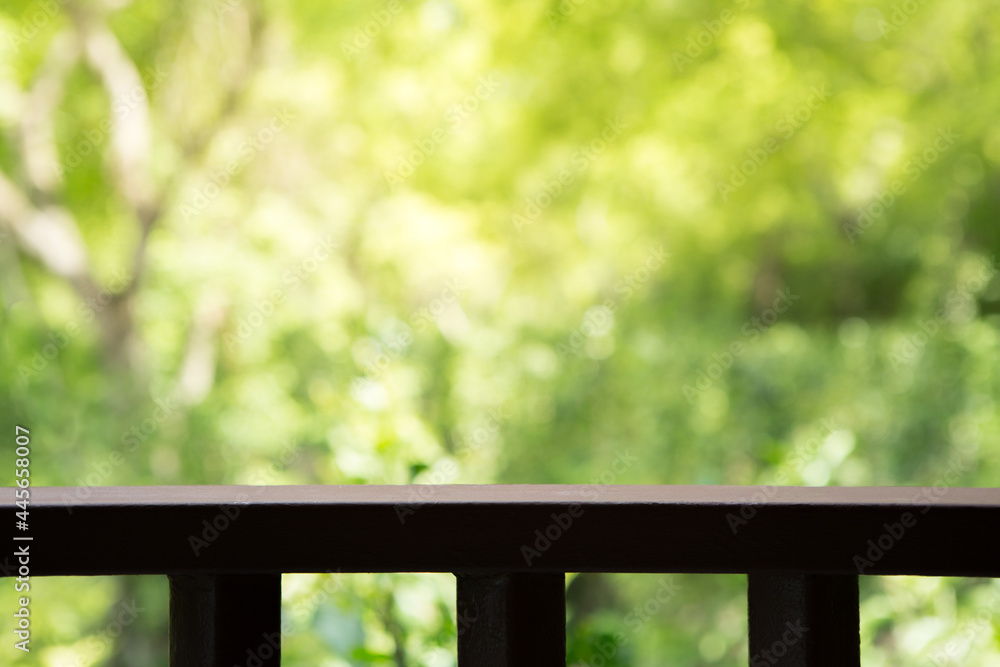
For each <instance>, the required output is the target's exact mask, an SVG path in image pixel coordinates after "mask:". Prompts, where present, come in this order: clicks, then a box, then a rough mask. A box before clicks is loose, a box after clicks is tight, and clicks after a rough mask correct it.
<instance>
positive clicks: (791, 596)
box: [747, 574, 861, 667]
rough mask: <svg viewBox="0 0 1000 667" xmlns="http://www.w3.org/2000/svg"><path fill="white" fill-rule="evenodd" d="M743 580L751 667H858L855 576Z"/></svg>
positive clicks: (753, 576) (752, 577) (780, 576)
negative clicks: (746, 594) (747, 616)
mask: <svg viewBox="0 0 1000 667" xmlns="http://www.w3.org/2000/svg"><path fill="white" fill-rule="evenodd" d="M747 579H748V582H747V584H748V585H747V589H748V601H747V602H748V604H747V610H748V612H749V628H750V667H860V665H861V637H860V634H859V617H858V578H857V577H856V576H850V575H834V576H829V575H813V574H790V575H786V574H750V575H749V576H748V578H747Z"/></svg>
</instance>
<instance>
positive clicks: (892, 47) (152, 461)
mask: <svg viewBox="0 0 1000 667" xmlns="http://www.w3.org/2000/svg"><path fill="white" fill-rule="evenodd" d="M998 112H1000V3H998V2H996V1H995V0H976V1H972V0H952V1H951V2H943V1H941V0H863V1H861V2H856V1H848V2H812V3H806V2H803V1H801V0H800V1H795V2H784V3H779V2H765V1H764V0H735V1H728V2H727V1H721V0H709V1H706V2H680V1H678V0H659V1H651V2H635V1H629V0H621V1H612V2H596V1H594V0H561V1H557V0H551V1H546V0H512V1H509V2H491V1H487V0H420V1H416V0H414V1H410V0H388V1H385V2H383V1H381V0H376V2H372V3H360V2H320V1H316V0H291V1H290V2H277V1H276V0H197V1H196V0H172V1H170V2H167V1H165V0H136V1H133V2H129V1H128V0H103V1H101V0H4V2H3V5H2V8H0V292H2V298H3V302H4V308H3V309H0V332H2V336H0V337H2V363H0V388H2V391H0V407H2V412H3V415H4V423H5V426H4V428H5V429H6V431H5V433H7V434H8V435H5V436H4V437H5V442H6V443H8V444H9V447H8V445H7V444H5V445H4V448H5V449H4V451H7V452H9V455H8V456H7V457H6V459H5V460H6V462H7V465H8V467H7V468H6V469H5V472H4V473H3V474H4V475H9V477H8V479H10V480H13V470H14V464H13V457H14V454H13V440H14V438H13V427H14V424H20V425H22V426H25V427H27V428H30V429H31V431H32V443H33V454H32V459H31V481H32V484H33V485H35V486H81V487H85V488H86V487H92V486H105V485H153V484H155V485H177V484H407V483H515V482H517V483H591V482H595V483H615V484H739V485H767V484H771V483H776V482H777V483H783V484H799V485H845V486H850V485H934V484H950V485H957V486H997V485H1000V458H998V454H1000V419H998V417H997V411H996V404H997V400H998V397H1000V375H998V373H997V369H998V359H1000V278H998V277H997V275H996V274H997V272H998V269H1000V266H998V264H997V263H996V261H997V260H996V253H997V251H998V250H1000V224H998V223H1000V113H998ZM626 462H627V464H626ZM12 483H13V482H11V483H10V484H7V483H6V482H5V484H6V485H12ZM764 488H766V487H764ZM85 495H86V491H83V492H81V496H85ZM748 500H749V498H748ZM107 529H108V530H109V531H127V530H128V526H108V527H107ZM984 529H989V527H984ZM992 529H994V530H995V529H996V527H992ZM344 539H350V536H347V535H345V536H344ZM676 539H677V540H683V539H684V535H677V536H676ZM39 548H43V547H42V545H39ZM80 548H81V549H88V550H92V549H100V548H101V536H100V535H95V536H94V540H93V543H92V544H87V545H81V547H80ZM336 567H337V566H336V563H331V564H330V569H331V571H332V572H331V573H328V574H319V575H308V576H307V575H296V576H286V577H285V578H284V584H283V596H284V601H285V612H286V613H287V614H288V615H289V616H290V618H291V619H292V620H293V621H294V624H295V628H296V632H295V633H294V634H293V635H291V636H289V637H286V640H285V649H284V651H285V652H284V664H286V665H293V666H306V665H321V666H323V667H344V666H347V665H351V666H354V665H388V666H392V665H395V666H397V667H403V666H404V665H405V666H412V667H447V666H449V665H454V650H455V641H456V632H457V629H456V627H455V622H454V612H455V610H454V604H455V601H454V579H453V577H451V576H450V575H409V574H407V575H393V576H381V575H379V576H376V575H346V574H344V575H340V574H337V573H336ZM567 581H568V592H567V597H568V614H569V631H570V636H569V658H570V664H572V665H592V666H594V667H602V666H605V665H609V666H626V665H634V666H637V667H653V666H655V665H677V666H682V665H728V666H735V665H745V664H747V658H748V656H747V643H746V639H745V636H746V618H745V614H746V601H745V579H744V578H743V577H739V576H692V575H673V576H659V575H657V576H637V575H632V576H618V575H583V576H574V575H569V576H568V577H567ZM31 585H32V612H33V617H32V620H33V628H34V632H33V638H32V651H31V653H30V654H27V655H24V654H22V653H21V652H20V651H17V650H15V649H14V648H13V639H12V637H13V634H12V630H13V617H12V616H11V614H9V613H4V614H3V616H2V618H3V621H2V622H0V630H2V632H0V636H3V637H5V639H4V641H3V642H2V644H0V663H3V664H14V663H17V664H25V665H39V666H44V667H63V666H73V667H88V666H90V665H109V666H115V667H121V666H125V665H130V666H131V665H138V666H146V665H150V666H158V665H165V664H166V610H167V587H166V579H165V578H163V577H148V578H147V577H134V578H117V579H116V578H94V579H86V578H67V579H35V580H33V581H32V583H31ZM658 591H662V592H661V593H660V597H659V598H657V593H658ZM666 591H669V594H665V592H666ZM998 597H1000V583H998V582H993V581H990V580H958V579H940V578H926V579H918V578H872V579H863V580H862V603H861V618H862V642H863V646H864V648H863V659H864V661H865V662H864V664H865V665H866V666H868V667H882V666H888V665H902V664H906V665H942V664H955V665H968V666H971V667H987V666H989V665H994V666H995V665H996V664H998V663H1000V639H998V637H1000V633H998V629H1000V613H998V610H1000V606H998V605H997V604H996V600H997V599H998ZM663 598H667V601H666V602H662V603H658V604H656V605H652V604H650V601H651V600H657V599H659V600H661V601H662V600H663ZM15 604H16V594H15V592H14V590H13V584H12V583H11V582H10V580H5V581H4V585H3V586H2V587H0V609H4V610H13V609H14V608H15ZM654 607H655V609H654ZM609 647H610V648H609Z"/></svg>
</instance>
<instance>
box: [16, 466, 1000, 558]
mask: <svg viewBox="0 0 1000 667" xmlns="http://www.w3.org/2000/svg"><path fill="white" fill-rule="evenodd" d="M80 498H84V499H83V500H80ZM0 507H2V508H3V509H5V510H7V511H8V512H9V513H11V512H13V508H14V490H13V489H12V488H4V489H2V490H0ZM32 516H33V517H34V518H35V520H34V521H33V523H32V535H33V536H34V542H33V544H34V545H37V550H35V549H34V548H33V550H32V562H31V565H32V568H31V572H32V574H33V575H39V576H46V575H114V574H199V573H201V574H212V573H240V572H267V573H272V574H278V573H282V572H325V571H329V570H331V569H339V571H341V572H457V573H476V572H480V573H489V572H526V573H529V572H530V573H539V572H553V573H562V572H719V573H727V572H729V573H747V572H753V571H764V570H770V571H785V572H791V573H795V572H798V573H825V574H850V575H857V574H915V575H940V576H985V577H991V576H1000V559H998V558H996V554H997V553H1000V489H959V488H953V489H946V488H942V489H933V488H931V489H921V488H905V487H904V488H798V487H778V488H774V487H771V488H760V487H724V486H604V487H595V486H527V485H515V486H360V485H359V486H291V487H247V486H243V487H240V486H234V487H107V488H84V489H73V488H34V489H32ZM345 536H350V537H349V539H348V538H347V537H345ZM69 554H72V557H69Z"/></svg>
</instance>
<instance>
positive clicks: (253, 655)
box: [169, 574, 281, 667]
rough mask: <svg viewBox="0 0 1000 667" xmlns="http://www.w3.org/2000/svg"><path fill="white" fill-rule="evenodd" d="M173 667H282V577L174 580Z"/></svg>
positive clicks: (185, 577)
mask: <svg viewBox="0 0 1000 667" xmlns="http://www.w3.org/2000/svg"><path fill="white" fill-rule="evenodd" d="M169 656H170V667H233V666H234V665H239V666H240V667H243V666H244V665H246V666H247V667H280V665H281V575H275V574H263V575H261V574H236V575H217V576H211V575H176V576H172V577H170V643H169Z"/></svg>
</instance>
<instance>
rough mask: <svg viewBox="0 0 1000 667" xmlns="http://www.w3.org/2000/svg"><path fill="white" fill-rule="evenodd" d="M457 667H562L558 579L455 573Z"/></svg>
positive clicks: (561, 583)
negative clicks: (524, 666)
mask: <svg viewBox="0 0 1000 667" xmlns="http://www.w3.org/2000/svg"><path fill="white" fill-rule="evenodd" d="M456 576H457V579H458V582H457V585H458V594H457V599H458V666H459V667H522V666H523V665H532V667H565V666H566V577H565V575H563V574H552V573H546V574H519V573H502V574H458V575H456Z"/></svg>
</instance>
